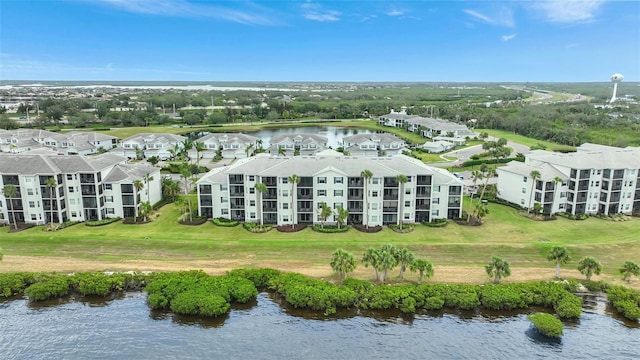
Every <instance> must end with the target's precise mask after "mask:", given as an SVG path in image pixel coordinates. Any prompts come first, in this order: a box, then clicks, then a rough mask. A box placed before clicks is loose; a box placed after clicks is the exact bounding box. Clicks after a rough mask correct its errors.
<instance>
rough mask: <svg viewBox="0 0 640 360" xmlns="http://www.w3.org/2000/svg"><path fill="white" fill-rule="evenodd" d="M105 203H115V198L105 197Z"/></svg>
mask: <svg viewBox="0 0 640 360" xmlns="http://www.w3.org/2000/svg"><path fill="white" fill-rule="evenodd" d="M104 201H106V202H113V196H105V197H104Z"/></svg>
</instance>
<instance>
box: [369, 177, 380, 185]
mask: <svg viewBox="0 0 640 360" xmlns="http://www.w3.org/2000/svg"><path fill="white" fill-rule="evenodd" d="M379 181H380V179H379V178H371V183H372V184H375V185H377V184H378V182H379Z"/></svg>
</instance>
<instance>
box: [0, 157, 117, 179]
mask: <svg viewBox="0 0 640 360" xmlns="http://www.w3.org/2000/svg"><path fill="white" fill-rule="evenodd" d="M123 161H124V158H123V157H121V156H118V155H115V154H109V153H105V154H101V155H97V156H93V157H85V156H81V155H42V154H25V153H20V154H2V155H0V169H2V173H7V174H21V175H40V174H44V175H51V174H59V173H76V172H95V171H99V170H103V169H105V168H108V167H110V166H113V165H115V164H118V163H121V162H123Z"/></svg>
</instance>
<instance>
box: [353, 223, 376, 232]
mask: <svg viewBox="0 0 640 360" xmlns="http://www.w3.org/2000/svg"><path fill="white" fill-rule="evenodd" d="M351 226H352V227H353V228H354V229H356V230H358V231H360V232H363V233H377V232H379V231H381V230H382V226H380V225H377V226H369V227H366V226H364V225H362V224H353V225H351Z"/></svg>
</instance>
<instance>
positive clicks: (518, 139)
mask: <svg viewBox="0 0 640 360" xmlns="http://www.w3.org/2000/svg"><path fill="white" fill-rule="evenodd" d="M476 131H477V132H486V133H487V134H489V135H490V136H494V137H497V138H505V139H507V140H509V141H513V142H515V143H518V144H522V145H526V146H529V147H531V146H534V145H537V144H542V145H544V146H546V147H547V150H549V151H575V150H576V148H575V147H573V146H569V145H562V144H558V143H554V142H550V141H544V140H536V139H533V138H529V137H526V136H522V135H518V134H514V133H512V132H509V131H504V130H493V129H476Z"/></svg>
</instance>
